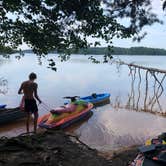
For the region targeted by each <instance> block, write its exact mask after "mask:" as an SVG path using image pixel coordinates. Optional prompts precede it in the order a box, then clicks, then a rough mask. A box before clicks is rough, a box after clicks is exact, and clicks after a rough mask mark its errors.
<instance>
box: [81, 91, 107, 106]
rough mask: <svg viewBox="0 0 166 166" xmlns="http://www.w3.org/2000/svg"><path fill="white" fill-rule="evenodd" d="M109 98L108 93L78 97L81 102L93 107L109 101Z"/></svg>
mask: <svg viewBox="0 0 166 166" xmlns="http://www.w3.org/2000/svg"><path fill="white" fill-rule="evenodd" d="M109 98H110V94H109V93H102V94H96V93H93V94H92V95H91V96H86V97H80V99H81V100H84V101H87V102H90V103H93V104H94V105H95V104H99V103H102V102H104V101H107V100H109Z"/></svg>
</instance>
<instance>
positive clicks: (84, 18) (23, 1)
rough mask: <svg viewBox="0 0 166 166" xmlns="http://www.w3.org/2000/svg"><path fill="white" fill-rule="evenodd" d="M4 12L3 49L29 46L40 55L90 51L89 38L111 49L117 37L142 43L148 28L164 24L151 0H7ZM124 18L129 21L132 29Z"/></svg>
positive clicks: (0, 27) (0, 13)
mask: <svg viewBox="0 0 166 166" xmlns="http://www.w3.org/2000/svg"><path fill="white" fill-rule="evenodd" d="M0 8H1V9H0V20H1V22H0V45H10V46H11V47H12V48H17V47H18V46H19V45H21V44H22V43H26V44H27V45H28V46H30V47H31V48H32V49H33V51H34V52H35V53H37V54H38V55H41V54H47V53H48V52H49V51H51V50H57V51H58V52H65V53H66V54H70V50H71V48H72V49H75V50H78V49H79V48H87V47H88V46H90V45H91V44H92V43H88V41H87V37H88V36H92V37H94V40H95V38H102V39H104V40H105V41H106V42H107V43H108V45H111V44H112V38H114V37H119V38H128V37H134V39H137V40H140V39H141V38H142V37H144V36H145V33H144V34H142V35H141V36H139V34H140V32H141V30H142V28H143V27H144V26H145V25H152V24H153V23H155V22H160V21H159V20H158V19H157V17H156V15H154V14H153V13H152V12H151V9H150V0H134V1H131V0H119V1H117V0H102V1H101V0H3V1H2V5H1V6H0ZM121 18H129V19H130V22H129V25H127V26H124V25H123V24H122V23H120V22H119V19H121ZM94 43H95V44H94V45H95V46H96V45H99V43H98V42H94Z"/></svg>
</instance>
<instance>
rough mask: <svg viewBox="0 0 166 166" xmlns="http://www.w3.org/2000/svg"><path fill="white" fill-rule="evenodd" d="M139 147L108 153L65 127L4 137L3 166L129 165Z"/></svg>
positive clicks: (0, 151)
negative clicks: (89, 144)
mask: <svg viewBox="0 0 166 166" xmlns="http://www.w3.org/2000/svg"><path fill="white" fill-rule="evenodd" d="M136 153H137V151H136V149H132V150H126V151H125V152H120V153H116V154H115V153H114V155H113V158H108V156H106V157H104V156H103V155H101V154H100V153H98V152H97V151H96V150H94V149H91V148H89V147H88V146H86V145H85V144H83V143H82V142H80V141H79V140H78V139H77V137H75V136H71V135H68V134H65V133H64V132H63V131H46V132H45V133H42V134H37V135H31V136H18V137H14V138H10V139H8V138H5V137H2V138H1V139H0V166H11V165H13V164H14V165H15V166H47V165H48V166H125V165H128V163H129V161H131V160H133V158H134V157H135V156H136Z"/></svg>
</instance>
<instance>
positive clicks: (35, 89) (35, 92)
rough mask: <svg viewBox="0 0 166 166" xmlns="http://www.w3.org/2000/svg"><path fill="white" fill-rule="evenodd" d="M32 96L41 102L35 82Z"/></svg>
mask: <svg viewBox="0 0 166 166" xmlns="http://www.w3.org/2000/svg"><path fill="white" fill-rule="evenodd" d="M34 96H35V98H36V99H37V100H38V101H39V103H41V100H40V98H39V96H38V94H37V84H35V88H34Z"/></svg>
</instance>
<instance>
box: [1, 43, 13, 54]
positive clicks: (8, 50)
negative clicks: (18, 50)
mask: <svg viewBox="0 0 166 166" xmlns="http://www.w3.org/2000/svg"><path fill="white" fill-rule="evenodd" d="M14 52H15V51H14V50H13V49H11V48H10V47H5V46H2V45H0V54H3V55H6V54H12V53H14Z"/></svg>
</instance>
